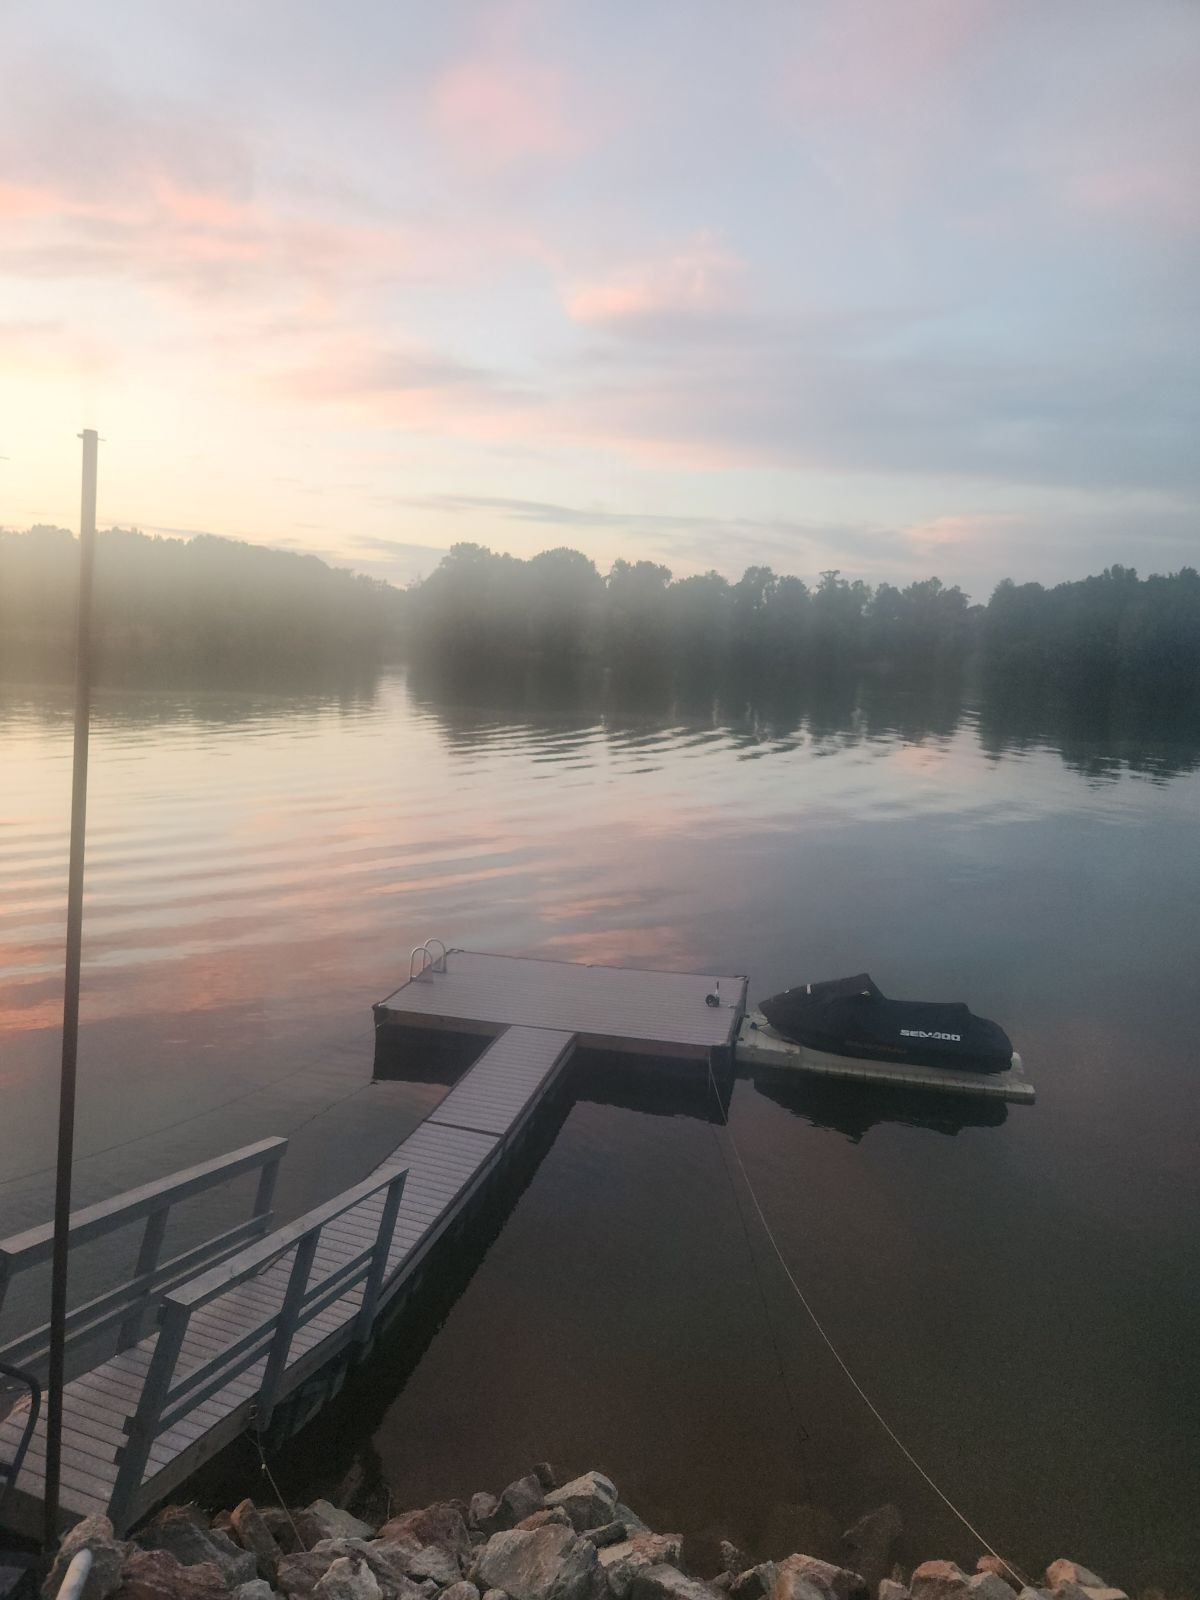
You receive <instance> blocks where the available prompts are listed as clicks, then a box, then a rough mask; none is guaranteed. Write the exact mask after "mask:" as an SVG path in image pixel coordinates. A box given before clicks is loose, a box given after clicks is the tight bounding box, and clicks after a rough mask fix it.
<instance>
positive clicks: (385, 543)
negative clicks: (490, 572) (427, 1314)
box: [0, 0, 1200, 599]
mask: <svg viewBox="0 0 1200 1600" xmlns="http://www.w3.org/2000/svg"><path fill="white" fill-rule="evenodd" d="M0 25H2V26H0V38H2V40H3V43H2V46H0V457H3V458H5V459H2V460H0V526H6V527H15V528H24V527H28V526H30V525H31V524H33V523H37V522H52V523H57V524H62V525H66V526H75V525H77V521H78V471H79V465H78V451H79V445H78V442H77V439H76V435H77V433H78V431H79V429H80V428H81V427H84V426H87V427H96V428H98V429H99V430H100V432H101V436H102V438H103V440H104V443H103V445H102V447H101V465H100V522H101V525H102V526H107V525H109V524H121V525H130V524H133V525H136V526H139V527H141V528H144V529H147V530H154V531H159V532H163V533H174V534H189V533H192V532H199V531H206V532H213V533H219V534H225V535H228V536H231V537H238V538H245V539H250V540H253V541H255V542H258V543H264V544H272V545H276V546H280V547H283V548H291V549H298V550H305V551H311V552H313V553H315V554H318V555H321V556H322V557H324V558H326V559H328V560H332V561H335V562H337V563H339V564H345V565H349V566H353V567H354V568H356V569H357V570H359V571H364V572H370V573H373V574H375V575H378V576H382V577H389V578H391V579H393V580H394V581H397V582H405V581H409V580H411V579H412V578H414V577H418V576H421V575H423V574H425V573H428V572H429V571H431V570H432V569H433V567H434V566H435V565H436V563H437V561H438V559H439V557H440V554H441V552H442V551H444V550H445V549H446V548H448V547H449V546H450V545H451V544H453V543H456V542H458V541H460V540H473V541H476V542H479V543H483V544H488V545H491V546H492V547H493V548H495V549H504V550H510V551H512V552H513V553H515V554H518V555H530V554H533V553H534V552H535V551H537V550H540V549H544V548H547V547H550V546H554V545H559V544H568V545H571V546H573V547H575V548H577V549H581V550H584V551H586V552H587V553H588V554H589V555H590V556H592V557H593V558H594V559H595V560H596V562H597V564H598V565H599V566H600V567H601V569H602V570H603V569H606V568H607V567H608V565H610V564H611V562H612V561H613V560H614V559H615V558H616V557H618V556H623V557H625V558H627V559H630V560H635V559H641V558H646V559H650V560H654V561H660V562H665V563H666V564H667V565H668V566H669V567H671V569H672V570H673V571H674V572H675V573H676V574H677V575H682V574H686V573H690V572H697V571H703V570H706V569H707V568H710V567H715V568H717V569H718V570H719V571H722V572H725V573H727V574H729V575H730V576H733V577H736V576H737V575H739V574H740V572H741V570H742V569H743V567H745V566H747V565H749V564H752V563H765V564H769V565H771V566H773V567H775V568H776V570H778V571H787V572H794V573H797V574H798V575H800V576H804V577H810V578H811V577H812V576H814V575H815V574H816V573H818V572H819V571H821V570H823V569H825V568H828V567H837V568H839V569H840V570H842V571H843V572H845V573H848V574H851V575H854V576H861V577H865V578H867V579H869V580H872V581H880V580H884V579H886V580H888V581H891V582H906V581H911V580H912V579H914V578H920V577H925V576H927V575H929V574H931V573H936V574H937V575H938V576H940V577H941V578H942V579H943V580H944V581H946V582H957V583H961V584H962V585H963V586H964V587H965V588H967V589H968V591H969V592H970V593H971V594H972V596H973V597H974V598H976V599H982V598H986V596H987V594H988V592H990V589H991V587H992V586H993V585H994V584H995V583H996V582H997V581H998V580H999V579H1000V578H1002V577H1005V576H1013V577H1015V578H1017V579H1018V580H1026V579H1038V580H1040V581H1042V582H1057V581H1060V580H1062V579H1066V578H1071V577H1078V576H1082V575H1084V574H1085V573H1087V572H1091V571H1097V570H1099V569H1100V568H1102V567H1104V566H1105V565H1108V564H1109V563H1111V562H1113V561H1120V562H1123V563H1127V564H1132V565H1134V566H1136V567H1137V568H1138V569H1139V570H1140V571H1166V570H1173V569H1176V568H1178V567H1179V566H1180V565H1183V564H1185V563H1192V564H1196V563H1198V562H1200V516H1198V514H1197V513H1198V509H1200V448H1198V446H1197V440H1196V434H1197V424H1198V422H1200V382H1198V377H1197V374H1198V371H1200V362H1198V356H1200V350H1198V342H1200V340H1198V333H1197V330H1198V328H1200V315H1198V313H1200V249H1198V246H1200V178H1198V174H1200V94H1198V93H1197V89H1196V85H1197V83H1198V82H1200V3H1197V0H1052V3H1051V0H743V3H739V4H730V3H729V0H604V3H603V4H596V3H595V0H481V3H470V0H461V3H459V0H442V3H439V4H437V5H431V4H429V3H428V0H421V3H415V0H344V3H342V4H339V5H331V4H329V3H327V0H319V3H314V0H254V3H252V4H247V3H246V0H172V3H171V4H169V5H164V4H162V0H106V4H104V5H103V6H100V5H96V4H94V3H90V0H89V3H79V0H76V3H69V0H0Z"/></svg>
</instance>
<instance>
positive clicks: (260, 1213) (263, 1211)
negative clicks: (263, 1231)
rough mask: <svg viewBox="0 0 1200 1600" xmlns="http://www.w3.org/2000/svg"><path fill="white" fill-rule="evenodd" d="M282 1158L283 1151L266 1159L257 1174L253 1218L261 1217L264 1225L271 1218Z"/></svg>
mask: <svg viewBox="0 0 1200 1600" xmlns="http://www.w3.org/2000/svg"><path fill="white" fill-rule="evenodd" d="M285 1148H286V1146H285ZM282 1160H283V1151H282V1150H281V1151H280V1152H279V1154H278V1155H276V1156H275V1157H273V1159H272V1160H270V1161H268V1162H267V1164H266V1166H265V1167H263V1169H262V1171H261V1172H260V1173H259V1176H258V1190H257V1192H256V1194H255V1196H254V1211H253V1213H252V1216H253V1219H254V1220H255V1221H258V1220H260V1219H261V1221H262V1222H263V1224H264V1226H265V1225H266V1224H267V1223H269V1222H270V1220H271V1206H272V1203H273V1202H274V1199H275V1180H276V1179H277V1178H278V1176H279V1164H280V1162H281V1161H282Z"/></svg>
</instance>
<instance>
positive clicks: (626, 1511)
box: [613, 1500, 653, 1534]
mask: <svg viewBox="0 0 1200 1600" xmlns="http://www.w3.org/2000/svg"><path fill="white" fill-rule="evenodd" d="M613 1515H614V1516H615V1517H616V1519H617V1521H618V1522H623V1523H624V1524H625V1527H626V1530H627V1531H628V1532H629V1533H631V1534H632V1533H650V1532H652V1531H653V1530H652V1529H651V1527H650V1524H649V1523H648V1522H643V1521H642V1519H641V1517H639V1516H638V1514H637V1512H636V1511H631V1510H630V1508H629V1507H628V1506H627V1505H626V1504H625V1503H624V1501H621V1500H618V1501H617V1504H616V1508H615V1510H614V1512H613Z"/></svg>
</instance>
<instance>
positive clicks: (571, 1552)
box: [471, 1527, 599, 1600]
mask: <svg viewBox="0 0 1200 1600" xmlns="http://www.w3.org/2000/svg"><path fill="white" fill-rule="evenodd" d="M598 1570H599V1563H598V1560H597V1556H596V1546H595V1545H594V1544H590V1543H589V1542H588V1540H586V1539H580V1538H578V1537H577V1535H576V1534H575V1533H574V1532H572V1530H571V1529H570V1528H559V1527H550V1528H535V1529H534V1530H533V1531H532V1532H526V1531H525V1530H524V1529H520V1528H510V1529H507V1530H505V1531H503V1532H500V1533H494V1534H493V1535H492V1537H491V1538H490V1539H489V1540H488V1542H487V1544H485V1545H484V1547H483V1549H482V1550H481V1551H480V1552H479V1554H478V1555H477V1556H476V1558H475V1565H474V1567H473V1569H472V1572H471V1577H472V1579H473V1580H474V1581H475V1582H476V1584H477V1585H478V1586H479V1588H481V1589H484V1588H486V1589H503V1590H504V1592H505V1593H506V1594H508V1595H510V1596H511V1597H512V1600H590V1596H591V1594H592V1589H593V1586H594V1584H595V1582H596V1575H597V1572H598Z"/></svg>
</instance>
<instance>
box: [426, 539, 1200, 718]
mask: <svg viewBox="0 0 1200 1600" xmlns="http://www.w3.org/2000/svg"><path fill="white" fill-rule="evenodd" d="M410 600H411V616H410V628H411V637H412V647H413V649H414V651H415V652H416V653H417V654H418V655H419V656H423V657H426V658H433V659H441V660H444V661H445V660H462V661H473V662H479V661H489V660H490V661H501V660H520V659H529V658H532V659H541V660H558V661H562V660H565V659H567V658H570V657H578V656H584V657H590V658H593V659H599V660H601V661H603V662H605V663H606V664H608V665H610V666H612V667H613V668H620V667H622V666H625V665H628V664H631V663H639V664H644V663H646V662H651V661H656V662H662V661H664V660H665V661H672V662H675V663H677V664H678V665H680V666H682V667H684V668H687V669H689V670H692V669H694V668H695V667H696V666H697V665H698V664H701V663H704V664H708V665H709V666H711V667H712V668H714V669H716V668H722V669H723V668H737V669H750V670H754V671H767V672H770V673H772V674H780V675H784V676H795V675H801V674H805V673H811V672H814V671H820V672H829V671H837V670H841V669H845V668H865V667H881V668H896V669H903V670H914V669H915V670H920V671H925V672H944V671H947V670H950V669H956V668H960V667H961V666H962V665H963V664H964V663H965V662H966V660H967V659H968V657H973V658H976V659H978V660H979V661H980V662H981V663H982V664H983V666H984V667H985V668H987V669H990V670H993V671H996V672H999V673H1004V674H1008V675H1020V676H1023V677H1027V678H1042V679H1050V678H1059V679H1063V678H1067V679H1072V680H1076V681H1086V680H1088V679H1093V680H1095V679H1099V678H1104V679H1112V678H1114V677H1129V678H1132V679H1163V678H1166V677H1169V678H1172V679H1175V680H1179V681H1181V682H1186V683H1188V684H1189V685H1190V686H1191V687H1192V688H1193V689H1194V688H1197V687H1200V575H1198V574H1197V572H1196V570H1195V569H1194V568H1192V567H1184V568H1182V569H1181V570H1180V571H1179V572H1177V573H1173V574H1171V575H1169V576H1162V577H1160V576H1154V577H1149V578H1146V579H1139V578H1138V576H1137V573H1136V572H1135V571H1134V570H1133V568H1131V567H1121V566H1113V567H1109V568H1107V569H1106V570H1105V571H1104V572H1103V573H1101V574H1100V575H1098V576H1096V577H1090V578H1084V579H1081V580H1079V581H1077V582H1070V583H1061V584H1057V585H1055V586H1053V587H1051V588H1047V587H1044V586H1043V585H1042V584H1039V583H1026V584H1019V585H1018V584H1016V583H1014V582H1012V581H1011V580H1009V579H1006V580H1005V581H1004V582H1003V583H1001V584H999V585H998V586H997V588H996V590H995V592H994V593H993V594H992V596H991V598H990V600H989V601H988V603H987V604H986V605H972V604H971V602H970V600H969V599H968V597H967V595H966V594H964V593H963V591H962V589H960V588H959V587H958V586H957V585H952V586H947V585H945V584H943V583H942V582H941V581H940V580H939V579H938V578H935V577H931V578H925V579H922V580H920V581H918V582H914V583H910V584H907V585H906V586H904V587H903V588H900V587H897V586H896V585H894V584H890V583H880V584H877V585H875V586H871V585H870V584H867V583H864V582H863V581H862V580H861V579H858V578H853V579H851V578H846V577H843V576H842V574H841V573H840V572H839V571H836V570H829V571H826V572H823V573H821V575H820V577H819V579H818V580H817V581H816V582H815V583H813V584H808V583H806V582H804V581H803V580H802V579H800V578H797V577H792V576H788V575H781V574H777V573H775V572H773V571H772V570H771V568H770V567H762V566H753V567H748V568H747V569H746V571H745V572H744V573H743V575H742V577H741V578H739V579H738V580H737V581H736V582H730V581H729V580H728V579H726V578H724V577H723V576H722V575H721V574H720V573H718V572H707V573H704V574H701V575H699V576H695V577H686V578H675V577H673V575H672V573H671V571H670V569H669V568H667V567H665V566H662V565H659V564H658V563H656V562H651V561H638V562H632V563H631V562H629V561H625V560H618V561H616V562H615V563H614V564H613V566H612V568H611V570H610V571H609V572H608V574H607V575H606V576H604V575H601V573H600V572H599V571H598V569H597V568H596V566H595V564H594V562H592V561H591V560H589V559H588V557H587V556H585V555H582V554H581V553H580V552H579V551H577V550H568V549H556V550H546V551H543V552H542V553H541V554H540V555H536V556H533V557H532V558H531V559H529V560H527V561H523V560H520V559H518V558H516V557H514V556H510V555H503V554H496V553H494V552H493V551H491V550H488V549H486V548H485V547H483V546H481V545H476V544H458V545H455V546H454V547H453V548H452V549H451V550H450V551H449V552H448V553H447V554H446V555H445V556H444V557H443V558H442V560H441V562H440V563H439V565H438V567H437V568H436V569H435V571H434V572H433V573H431V574H430V576H429V577H428V578H427V579H425V581H424V582H423V583H421V584H420V585H419V586H417V587H416V588H414V589H413V590H411V591H410Z"/></svg>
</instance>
